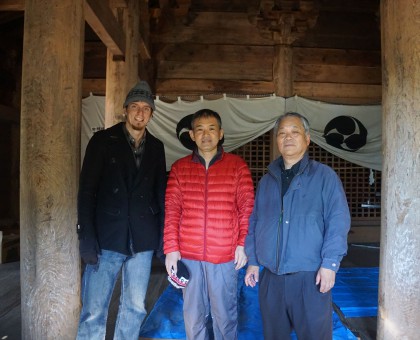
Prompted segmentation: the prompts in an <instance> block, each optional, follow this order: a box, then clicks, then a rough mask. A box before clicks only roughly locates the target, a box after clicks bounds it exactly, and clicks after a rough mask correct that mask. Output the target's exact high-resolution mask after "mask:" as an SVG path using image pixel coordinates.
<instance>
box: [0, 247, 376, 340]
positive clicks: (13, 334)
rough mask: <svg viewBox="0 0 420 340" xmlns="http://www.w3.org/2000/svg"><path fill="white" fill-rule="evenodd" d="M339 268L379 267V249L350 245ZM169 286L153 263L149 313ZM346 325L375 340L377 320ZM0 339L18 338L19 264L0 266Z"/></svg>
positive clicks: (109, 336) (113, 312) (115, 300)
mask: <svg viewBox="0 0 420 340" xmlns="http://www.w3.org/2000/svg"><path fill="white" fill-rule="evenodd" d="M341 265H342V267H377V266H379V249H378V248H376V247H366V246H365V245H350V247H349V251H348V255H347V256H346V257H345V258H344V259H343V261H342V264H341ZM167 285H168V281H167V279H166V271H165V268H164V266H163V265H162V264H161V263H160V262H159V261H158V260H156V261H154V262H153V266H152V273H151V278H150V283H149V288H148V292H147V297H146V308H147V310H148V312H150V311H151V309H152V308H153V306H154V304H155V302H156V301H157V299H158V298H159V296H160V295H161V294H162V292H163V291H164V290H165V288H166V287H167ZM119 288H120V282H117V286H116V289H115V293H114V295H113V297H112V301H111V306H110V310H109V316H108V322H107V336H106V340H108V339H112V336H113V328H114V325H115V320H116V315H117V310H118V299H119V294H118V292H119ZM344 323H345V325H346V326H347V327H348V328H349V329H350V330H352V331H353V333H354V334H355V335H356V336H357V337H359V338H360V339H362V340H375V339H376V317H368V318H347V319H345V320H344ZM0 339H1V340H6V339H7V340H20V339H21V313H20V268H19V262H12V263H6V264H0Z"/></svg>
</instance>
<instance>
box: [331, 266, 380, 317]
mask: <svg viewBox="0 0 420 340" xmlns="http://www.w3.org/2000/svg"><path fill="white" fill-rule="evenodd" d="M335 281H336V282H335V286H334V288H333V291H332V297H333V301H334V303H335V304H336V305H337V306H338V307H339V308H340V310H341V312H342V313H343V314H344V316H345V317H346V318H352V317H366V316H376V315H377V314H378V282H379V268H378V267H372V268H340V270H339V271H338V273H337V277H336V280H335Z"/></svg>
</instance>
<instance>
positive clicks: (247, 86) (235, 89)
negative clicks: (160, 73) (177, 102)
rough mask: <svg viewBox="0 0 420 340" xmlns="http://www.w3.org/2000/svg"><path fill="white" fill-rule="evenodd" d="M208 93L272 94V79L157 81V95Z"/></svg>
mask: <svg viewBox="0 0 420 340" xmlns="http://www.w3.org/2000/svg"><path fill="white" fill-rule="evenodd" d="M208 93H228V94H272V93H274V85H273V82H271V81H243V80H237V81H231V80H202V79H169V80H159V79H158V80H157V81H156V94H157V95H162V96H164V95H202V94H208Z"/></svg>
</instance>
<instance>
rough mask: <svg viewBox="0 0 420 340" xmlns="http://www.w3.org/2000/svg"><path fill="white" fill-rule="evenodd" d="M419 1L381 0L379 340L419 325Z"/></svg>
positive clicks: (412, 334)
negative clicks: (381, 142)
mask: <svg viewBox="0 0 420 340" xmlns="http://www.w3.org/2000/svg"><path fill="white" fill-rule="evenodd" d="M419 19H420V3H419V2H418V1H409V0H383V1H381V26H382V28H381V32H382V77H383V79H382V84H383V85H382V91H383V92H382V98H383V99H382V107H383V125H382V136H383V138H382V141H383V146H382V150H383V156H384V157H383V168H382V170H383V172H382V220H381V223H382V230H381V255H380V277H379V312H378V337H377V338H378V339H389V340H391V339H392V340H394V339H407V340H408V339H410V340H414V339H418V338H419V329H420V266H419V260H420V195H419V187H420V175H419V174H420V153H419V150H420V134H419V130H420V114H419V113H420V25H419Z"/></svg>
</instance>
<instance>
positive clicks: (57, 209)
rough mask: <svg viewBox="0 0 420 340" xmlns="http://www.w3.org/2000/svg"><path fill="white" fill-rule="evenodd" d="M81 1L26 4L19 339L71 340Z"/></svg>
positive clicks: (76, 288)
mask: <svg viewBox="0 0 420 340" xmlns="http://www.w3.org/2000/svg"><path fill="white" fill-rule="evenodd" d="M84 24H85V23H84V14H83V0H66V1H63V0H49V1H45V0H26V2H25V23H24V42H23V65H22V100H21V143H20V147H21V153H20V159H21V166H20V170H21V172H20V206H21V208H20V212H21V213H20V217H21V226H20V229H21V243H20V244H21V292H22V297H21V299H22V303H21V308H22V338H23V339H51V340H52V339H54V340H56V339H74V338H75V336H76V331H77V325H78V318H79V310H80V258H79V252H78V241H77V235H76V198H77V179H78V174H79V170H80V166H79V158H80V156H79V155H80V117H81V88H82V69H83V41H84Z"/></svg>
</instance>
